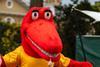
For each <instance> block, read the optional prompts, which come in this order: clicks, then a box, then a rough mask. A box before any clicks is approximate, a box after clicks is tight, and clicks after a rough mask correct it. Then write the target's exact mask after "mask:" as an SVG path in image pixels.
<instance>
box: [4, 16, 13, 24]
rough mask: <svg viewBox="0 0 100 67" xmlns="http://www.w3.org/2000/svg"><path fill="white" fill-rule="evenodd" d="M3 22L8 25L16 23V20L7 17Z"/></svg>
mask: <svg viewBox="0 0 100 67" xmlns="http://www.w3.org/2000/svg"><path fill="white" fill-rule="evenodd" d="M3 21H4V22H7V23H15V19H14V18H13V17H6V18H4V19H3Z"/></svg>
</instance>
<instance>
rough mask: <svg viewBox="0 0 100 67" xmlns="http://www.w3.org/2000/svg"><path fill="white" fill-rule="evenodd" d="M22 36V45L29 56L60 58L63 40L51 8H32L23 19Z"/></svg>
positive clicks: (53, 59) (50, 58)
mask: <svg viewBox="0 0 100 67" xmlns="http://www.w3.org/2000/svg"><path fill="white" fill-rule="evenodd" d="M21 36H22V46H23V48H24V50H25V52H26V53H27V54H28V55H29V56H32V57H36V58H43V59H46V60H52V61H58V60H59V58H60V53H61V51H62V42H61V39H60V37H59V35H58V33H57V31H56V27H55V24H54V20H53V15H52V12H51V11H50V9H49V8H43V7H33V8H31V9H30V10H29V12H28V13H27V14H26V16H25V17H24V19H23V22H22V26H21Z"/></svg>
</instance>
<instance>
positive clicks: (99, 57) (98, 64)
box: [76, 36, 100, 67]
mask: <svg viewBox="0 0 100 67" xmlns="http://www.w3.org/2000/svg"><path fill="white" fill-rule="evenodd" d="M82 42H83V45H84V50H85V54H86V58H87V60H88V61H90V62H91V63H92V64H93V67H100V36H82ZM76 59H77V60H79V61H84V56H83V51H82V47H81V42H80V38H79V36H77V37H76Z"/></svg>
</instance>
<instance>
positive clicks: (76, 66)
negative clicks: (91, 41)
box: [0, 7, 92, 67]
mask: <svg viewBox="0 0 100 67" xmlns="http://www.w3.org/2000/svg"><path fill="white" fill-rule="evenodd" d="M21 37H22V43H21V45H20V46H19V47H18V48H16V49H15V50H14V51H12V52H10V53H8V54H6V55H5V56H3V57H0V67H92V65H91V63H89V62H78V61H75V60H72V59H70V58H67V57H64V56H63V54H61V51H62V42H61V39H60V37H59V35H58V33H57V31H56V26H55V24H54V20H53V15H52V12H51V11H50V9H49V8H43V7H33V8H31V9H30V10H29V12H28V13H27V14H26V16H25V17H24V19H23V22H22V25H21Z"/></svg>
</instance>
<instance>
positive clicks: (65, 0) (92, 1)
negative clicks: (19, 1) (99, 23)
mask: <svg viewBox="0 0 100 67" xmlns="http://www.w3.org/2000/svg"><path fill="white" fill-rule="evenodd" d="M23 1H26V2H29V0H23ZM61 1H62V4H63V5H64V4H69V3H72V2H71V0H61ZM79 1H82V0H79ZM95 1H100V0H89V2H90V3H91V4H94V3H95Z"/></svg>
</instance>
